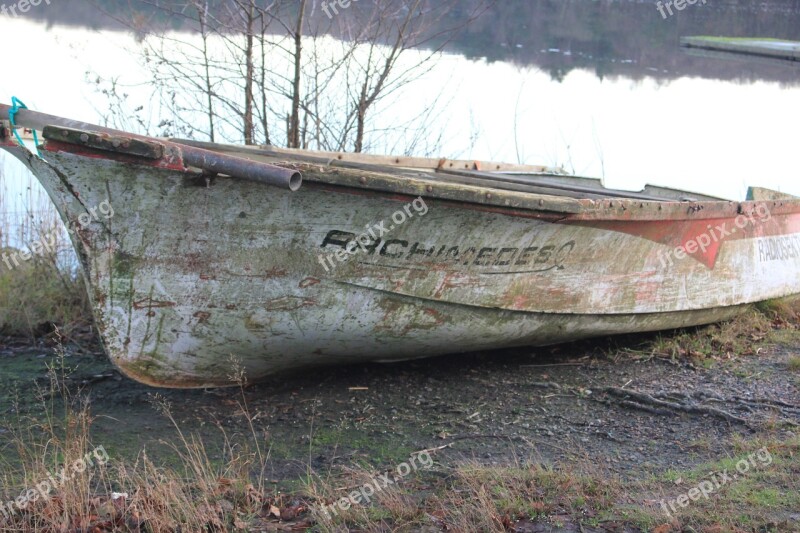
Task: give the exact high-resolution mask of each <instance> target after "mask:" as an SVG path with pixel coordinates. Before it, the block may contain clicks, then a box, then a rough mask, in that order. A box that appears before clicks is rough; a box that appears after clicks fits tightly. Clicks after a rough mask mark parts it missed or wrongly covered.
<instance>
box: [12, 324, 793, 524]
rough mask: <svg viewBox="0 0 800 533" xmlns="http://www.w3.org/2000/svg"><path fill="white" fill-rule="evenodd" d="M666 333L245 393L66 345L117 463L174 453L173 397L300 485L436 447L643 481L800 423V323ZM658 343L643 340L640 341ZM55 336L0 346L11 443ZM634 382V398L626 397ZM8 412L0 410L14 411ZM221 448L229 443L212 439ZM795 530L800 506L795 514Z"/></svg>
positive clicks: (187, 419)
mask: <svg viewBox="0 0 800 533" xmlns="http://www.w3.org/2000/svg"><path fill="white" fill-rule="evenodd" d="M654 342H658V341H657V339H656V336H655V335H643V336H629V337H619V338H615V339H610V340H599V341H593V342H583V343H578V344H571V345H562V346H556V347H550V348H539V349H519V350H504V351H495V352H483V353H477V354H469V355H454V356H448V357H442V358H436V359H428V360H418V361H414V362H407V363H398V364H391V365H377V364H368V365H358V366H350V367H342V368H332V369H331V368H328V369H321V370H315V371H307V372H304V373H300V374H294V375H288V376H280V377H277V378H274V379H272V380H270V381H268V382H265V383H261V384H258V385H254V386H250V387H247V388H246V389H245V390H244V392H242V391H241V390H238V389H216V390H194V391H180V390H163V389H153V388H150V387H147V386H144V385H140V384H137V383H135V382H133V381H131V380H129V379H127V378H125V377H123V376H121V375H120V374H119V373H117V372H116V371H115V370H114V369H113V368H112V366H111V365H110V363H109V362H108V360H107V359H106V357H105V356H104V355H103V354H102V353H101V351H100V349H99V348H98V347H96V346H93V345H89V346H88V347H86V345H85V344H84V345H83V346H77V345H74V344H68V345H67V346H66V353H67V357H66V358H65V361H66V363H67V365H68V366H69V367H70V368H72V369H73V370H72V372H71V374H70V377H69V380H68V382H69V383H70V388H71V389H72V390H81V391H82V392H83V394H86V395H88V397H89V398H90V400H91V408H92V412H93V414H94V415H96V416H97V419H96V421H95V423H94V426H93V441H94V443H95V445H98V444H102V445H103V446H104V447H105V449H106V450H107V451H108V453H109V455H110V456H111V457H112V458H114V459H125V458H134V457H135V456H136V454H137V453H138V452H139V450H141V449H142V448H143V447H147V450H148V455H150V456H151V457H153V456H156V457H157V456H159V455H161V456H162V457H163V458H164V460H166V461H169V460H170V458H171V457H172V455H171V452H170V450H169V446H168V445H167V444H166V443H168V442H175V436H176V432H175V429H174V428H173V427H172V425H171V423H170V421H169V420H168V419H167V418H166V417H165V416H164V415H163V414H162V413H160V412H159V411H158V409H157V408H156V407H155V406H154V405H153V397H154V395H155V394H158V395H160V396H161V397H163V398H164V399H166V400H167V401H168V402H169V403H170V404H171V406H172V413H173V415H174V417H175V419H176V420H177V421H178V423H179V424H180V426H181V429H182V430H183V431H185V432H187V433H191V432H197V433H199V434H202V435H203V436H204V437H205V439H206V442H209V443H216V445H218V446H221V444H222V442H223V432H224V433H225V434H226V435H227V437H228V438H230V439H232V440H233V441H234V442H248V441H250V442H252V432H251V430H250V427H249V423H248V419H247V417H246V416H244V415H243V414H242V412H241V409H240V405H241V402H242V399H243V398H244V399H246V403H247V406H248V409H249V412H250V415H251V418H252V419H253V420H254V427H255V432H256V434H257V438H258V439H262V441H263V442H266V443H267V444H268V446H269V448H270V451H271V461H270V465H271V466H270V467H271V470H270V471H269V472H267V475H268V476H269V477H270V479H271V480H273V482H274V483H276V484H278V485H279V486H282V485H283V486H285V487H286V489H287V490H291V488H292V487H293V486H296V484H297V483H298V480H299V479H300V478H301V477H302V476H304V475H305V474H307V472H308V469H309V466H310V467H311V468H312V469H313V470H314V471H315V472H317V473H324V472H326V471H329V470H331V469H332V468H334V467H336V466H337V465H343V464H353V463H362V464H369V465H372V466H375V467H381V466H382V467H386V468H391V467H393V465H397V464H399V463H400V462H402V461H405V460H407V459H408V458H409V455H410V454H411V453H412V452H415V451H419V450H435V459H436V461H437V465H439V466H440V467H441V468H442V469H447V468H448V467H449V466H452V465H454V464H456V463H458V462H461V461H464V460H477V461H479V462H481V463H484V464H498V465H502V464H509V463H512V464H513V463H524V462H526V461H528V460H532V461H539V462H544V463H554V462H555V463H561V464H569V463H580V464H583V465H587V464H589V465H601V466H603V467H606V468H607V469H608V470H610V471H611V472H615V473H618V474H620V475H622V476H623V477H636V478H642V477H644V476H647V475H649V474H654V473H659V472H664V471H666V470H668V469H686V468H690V467H692V466H694V465H697V464H699V463H703V462H707V461H715V460H719V459H722V458H724V457H727V456H730V455H733V452H732V444H731V443H732V440H733V439H735V437H736V436H744V437H750V436H753V435H756V434H758V433H765V432H766V433H770V434H771V435H772V436H775V437H779V438H780V437H784V436H785V437H791V436H792V431H797V430H798V428H797V427H793V426H792V424H797V423H800V411H798V410H796V409H794V408H792V407H791V406H792V405H794V406H797V405H800V372H797V371H794V372H793V371H790V370H788V368H789V366H788V361H789V358H790V357H791V356H793V355H797V354H798V353H800V332H798V331H797V330H793V331H787V332H784V334H783V335H781V337H780V340H779V341H778V342H763V343H761V344H760V345H759V347H758V348H757V350H756V351H757V352H758V354H757V355H747V356H737V354H730V355H732V356H733V357H731V358H730V359H728V358H727V357H721V358H704V359H697V358H692V357H676V358H670V357H659V356H653V355H652V353H653V350H652V345H653V344H654ZM643 346H644V347H647V348H645V349H643V348H642V347H643ZM54 361H57V357H55V355H54V348H53V347H51V346H47V345H43V344H39V345H36V346H31V345H29V344H26V343H24V342H19V341H10V340H8V339H5V342H4V343H3V344H2V345H0V388H2V391H3V392H2V393H0V447H2V450H3V454H4V456H5V457H9V456H10V454H11V453H13V452H12V451H11V448H10V447H9V444H8V442H9V440H10V436H11V434H12V432H11V431H9V430H10V429H11V425H13V420H14V419H15V418H16V417H17V416H18V415H19V414H20V413H27V414H35V413H37V412H39V411H40V410H41V409H42V405H41V403H40V402H39V401H37V400H36V398H35V390H36V385H38V386H41V387H47V383H48V377H47V368H46V365H47V364H48V363H51V364H52V363H53V362H54ZM626 391H628V392H630V393H631V395H628V394H626ZM3 419H5V421H3ZM209 449H211V450H212V453H211V455H212V457H219V456H220V453H219V451H217V452H214V451H213V444H212V445H211V446H210V447H209ZM791 520H795V525H796V526H797V528H798V529H800V515H797V516H795V517H794V518H792V519H791Z"/></svg>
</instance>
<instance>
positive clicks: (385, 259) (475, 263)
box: [320, 230, 575, 275]
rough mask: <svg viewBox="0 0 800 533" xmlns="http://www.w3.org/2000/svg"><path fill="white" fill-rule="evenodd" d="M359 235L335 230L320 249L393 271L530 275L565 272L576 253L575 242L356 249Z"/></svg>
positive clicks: (379, 243)
mask: <svg viewBox="0 0 800 533" xmlns="http://www.w3.org/2000/svg"><path fill="white" fill-rule="evenodd" d="M355 242H357V241H356V235H355V234H354V233H349V232H346V231H341V230H331V231H329V232H328V234H327V235H325V238H324V239H323V240H322V244H321V245H320V248H323V249H330V248H334V249H338V250H343V251H345V252H346V253H348V254H351V253H352V254H358V253H363V258H364V259H363V260H362V263H363V264H366V265H372V266H385V267H389V268H408V269H413V268H414V267H415V266H419V265H420V264H423V263H424V264H425V265H426V266H430V265H431V264H438V265H445V266H453V267H455V266H460V267H471V268H477V269H486V270H490V271H488V272H481V273H482V274H495V275H496V274H527V273H533V272H545V271H548V270H553V269H559V270H560V269H563V268H564V263H565V261H566V259H567V258H568V257H569V255H570V254H571V253H572V251H573V250H574V249H575V241H567V242H561V243H557V244H548V243H542V244H541V245H536V246H534V245H532V246H523V247H520V246H500V245H491V246H481V245H478V244H462V245H449V244H430V243H422V242H412V241H409V240H407V239H387V240H383V239H380V238H377V239H372V240H370V241H369V242H367V243H364V244H363V245H359V246H354V244H353V243H355Z"/></svg>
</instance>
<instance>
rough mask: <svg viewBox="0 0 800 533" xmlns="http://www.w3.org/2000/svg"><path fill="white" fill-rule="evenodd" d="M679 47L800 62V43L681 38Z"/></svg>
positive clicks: (697, 37)
mask: <svg viewBox="0 0 800 533" xmlns="http://www.w3.org/2000/svg"><path fill="white" fill-rule="evenodd" d="M681 46H683V47H687V48H701V49H704V50H716V51H720V52H732V53H737V54H748V55H757V56H765V57H775V58H779V59H787V60H790V61H800V42H797V41H786V40H782V39H771V38H750V37H711V36H705V35H701V36H687V37H681Z"/></svg>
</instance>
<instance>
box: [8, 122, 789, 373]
mask: <svg viewBox="0 0 800 533" xmlns="http://www.w3.org/2000/svg"><path fill="white" fill-rule="evenodd" d="M7 117H8V107H7V106H0V121H2V120H5V119H7ZM16 122H17V124H18V125H19V126H25V127H28V128H35V129H37V130H39V131H42V132H43V138H44V143H43V145H42V146H41V154H42V157H38V156H36V155H35V154H31V153H30V152H29V151H28V150H27V149H25V148H23V147H20V146H19V145H17V143H16V142H15V141H14V138H13V136H12V135H11V132H10V130H9V124H8V122H5V123H4V124H3V126H2V128H0V144H1V146H0V147H2V148H4V149H5V150H7V151H9V152H11V153H12V154H14V155H15V156H16V157H17V158H19V159H20V160H21V161H23V162H24V163H25V164H26V165H27V166H28V168H30V170H31V171H32V172H33V173H34V174H35V175H36V176H37V177H38V179H39V180H40V181H41V182H42V184H43V185H44V187H45V188H46V189H47V191H48V193H49V194H50V196H51V198H52V199H53V202H54V203H55V205H56V207H57V208H58V210H59V212H60V214H61V216H62V217H63V219H64V221H65V223H67V224H68V226H69V227H71V228H73V230H74V231H72V232H71V236H72V240H73V244H74V246H75V249H76V251H77V252H78V257H79V258H80V262H81V264H82V266H83V270H84V272H85V276H86V283H87V286H88V287H89V288H90V293H91V301H92V305H93V309H94V314H95V319H96V323H97V328H98V330H99V332H100V336H101V337H102V340H103V342H104V344H105V348H106V350H107V352H108V355H109V357H110V358H111V360H112V361H113V362H114V363H115V364H116V365H117V366H118V367H119V368H120V369H121V371H123V372H124V373H125V374H127V375H128V376H130V377H132V378H134V379H136V380H139V381H142V382H145V383H149V384H151V385H155V386H168V387H210V386H225V385H230V384H232V380H233V379H234V377H233V376H232V374H233V372H232V368H233V366H234V363H233V362H232V361H233V360H235V361H236V362H237V364H238V365H239V366H240V367H241V368H242V369H244V370H245V371H246V374H247V378H248V379H249V380H250V381H256V380H258V379H260V378H263V377H264V376H267V375H270V374H273V373H276V372H279V371H284V370H289V369H295V368H300V367H313V366H319V365H329V364H341V363H351V362H358V361H375V360H380V361H388V360H399V359H408V358H414V357H428V356H434V355H438V354H445V353H458V352H467V351H474V350H482V349H488V348H501V347H512V346H526V345H545V344H550V343H557V342H563V341H570V340H575V339H581V338H586V337H596V336H605V335H612V334H619V333H628V332H637V331H653V330H662V329H668V328H677V327H683V326H691V325H698V324H705V323H711V322H715V321H719V320H723V319H727V318H730V317H732V316H734V315H735V314H736V313H738V312H740V311H741V310H742V309H743V308H744V307H745V306H746V305H747V304H750V303H753V302H759V301H763V300H767V299H772V298H779V297H785V296H790V295H794V294H797V293H800V235H799V234H798V232H800V200H798V199H795V198H793V197H787V196H785V195H781V194H779V193H770V192H769V191H763V190H754V192H753V197H754V200H750V201H745V202H731V201H725V200H720V199H717V198H712V197H708V196H701V195H695V194H689V193H686V192H681V191H675V190H671V189H666V188H658V187H647V188H646V189H644V190H643V191H641V192H626V191H614V190H609V189H605V188H603V187H602V185H601V184H600V183H599V182H598V181H597V180H591V179H585V178H576V177H572V176H566V175H563V174H561V173H559V172H558V171H557V170H555V169H548V168H545V167H530V166H518V165H503V164H496V163H487V162H474V161H451V160H432V159H418V158H404V157H397V158H389V157H376V156H363V155H353V154H349V155H348V154H335V153H319V152H304V151H292V150H281V149H277V148H273V147H237V146H224V145H211V144H204V143H190V142H188V141H176V140H167V139H154V138H147V137H141V136H136V135H131V134H127V133H123V132H117V131H114V130H108V129H106V128H102V127H99V126H94V125H90V124H83V123H77V122H75V121H70V120H67V119H63V118H60V117H54V116H50V115H43V114H40V113H34V112H31V111H27V110H20V111H19V112H18V113H17V115H16ZM300 174H302V180H303V186H302V187H301V188H300V189H299V190H293V189H297V187H298V186H299V185H300V179H301V178H300ZM0 267H1V265H0Z"/></svg>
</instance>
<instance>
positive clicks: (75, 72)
mask: <svg viewBox="0 0 800 533" xmlns="http://www.w3.org/2000/svg"><path fill="white" fill-rule="evenodd" d="M75 4H80V3H73V5H75ZM509 6H510V7H509ZM48 9H51V8H48ZM79 11H80V10H78V12H79ZM798 12H800V10H799V9H798V5H797V3H796V2H789V3H774V4H772V3H768V2H767V3H759V4H754V7H743V6H742V5H738V4H737V5H726V6H720V5H712V4H711V1H710V0H709V2H708V3H707V4H705V5H703V4H702V3H697V4H695V5H694V6H687V8H686V9H685V10H684V11H681V12H675V13H674V14H673V15H672V16H671V17H668V18H666V19H665V18H663V17H662V16H661V14H659V11H658V10H657V8H656V6H655V4H653V3H631V2H575V1H559V2H549V1H526V2H509V4H507V5H504V6H503V7H502V9H501V11H500V12H498V13H495V14H494V16H491V17H488V18H487V17H485V18H484V19H481V20H480V21H478V22H477V23H476V24H475V25H474V26H473V27H471V28H470V30H469V31H468V33H467V34H466V35H465V36H463V37H462V38H461V39H459V41H458V42H457V43H456V45H455V47H453V49H452V50H451V52H452V53H449V54H448V55H445V56H443V57H442V58H441V59H440V60H438V62H437V63H436V65H435V67H434V68H433V69H432V70H431V71H430V72H429V73H427V74H426V75H425V76H424V77H423V78H422V79H420V80H419V81H417V82H414V83H412V84H410V85H408V86H406V87H405V88H404V89H403V91H401V92H398V93H396V94H395V95H394V96H393V99H392V100H391V101H386V102H384V103H383V104H382V108H381V112H380V116H379V117H376V120H375V123H374V129H376V130H380V129H383V128H391V127H392V125H393V124H397V123H398V122H399V121H400V119H401V118H404V117H413V116H416V115H418V114H419V113H421V112H422V110H424V109H425V107H426V106H427V105H429V104H430V103H431V102H432V101H433V100H434V99H436V98H437V97H438V101H439V106H438V107H437V109H438V111H437V112H435V113H432V114H431V115H430V116H429V117H426V119H425V120H426V121H427V122H426V124H425V126H424V127H425V130H426V132H430V139H432V140H435V141H436V145H435V147H436V150H435V153H436V154H437V155H441V156H443V157H460V158H474V159H492V160H503V161H510V162H518V161H519V162H524V163H531V164H539V163H541V164H547V165H554V166H561V167H564V168H565V169H566V170H567V171H570V172H574V173H576V174H580V175H584V176H592V177H601V178H603V180H604V182H605V184H606V185H607V186H609V187H617V188H624V189H639V188H641V187H642V186H643V185H644V184H646V183H651V184H658V185H665V186H670V187H676V188H683V189H689V190H693V191H697V192H702V193H707V194H713V195H718V196H722V197H725V198H730V199H743V198H744V194H745V191H746V187H747V186H748V185H759V186H763V187H769V188H773V189H777V190H781V191H785V192H789V193H793V194H798V195H800V179H798V178H800V176H798V168H799V166H798V155H797V154H798V151H797V148H796V145H797V140H796V134H795V132H796V130H797V127H798V124H800V106H798V105H797V102H798V101H800V68H799V67H798V65H797V64H796V63H790V62H785V63H782V62H777V61H764V60H758V59H755V58H750V59H748V58H724V59H723V58H706V57H694V56H691V55H689V54H687V53H686V52H685V51H683V50H681V49H679V47H678V38H679V36H680V35H688V34H719V35H733V36H759V37H779V38H794V39H798V40H800V16H798ZM52 13H55V11H53V12H47V11H46V10H45V11H40V12H38V13H37V16H40V17H44V18H47V17H49V16H51V14H52ZM59 13H60V12H59ZM63 16H66V15H63ZM49 22H50V23H53V22H54V21H53V20H50V21H49ZM0 34H2V35H3V36H4V39H5V40H6V42H11V43H17V44H18V45H19V46H20V49H21V50H24V52H22V51H20V52H18V53H14V54H7V56H6V57H5V58H4V61H3V63H4V75H3V77H2V79H0V99H1V100H2V101H4V102H9V101H10V99H11V96H12V95H14V96H17V97H19V98H21V99H22V100H23V101H25V103H26V104H27V105H28V106H29V107H30V108H32V109H37V110H41V111H44V112H48V113H53V114H59V115H64V116H68V117H71V118H76V119H81V120H85V121H88V122H100V121H101V120H102V114H103V110H104V109H105V103H104V101H103V99H102V98H101V97H99V96H98V95H97V93H96V92H95V90H94V88H93V87H92V85H91V84H89V83H87V81H86V79H87V73H89V74H90V77H91V76H94V75H95V74H100V75H102V76H105V77H109V78H111V77H118V78H119V80H120V82H121V83H123V84H126V85H128V88H127V89H126V90H127V91H128V92H129V93H130V94H131V95H132V97H131V98H132V100H137V99H138V100H139V101H141V102H142V103H143V104H144V105H145V106H147V104H148V99H149V98H150V92H149V90H148V89H147V88H146V87H144V86H142V85H141V83H142V82H143V81H144V80H146V79H147V73H146V72H144V71H143V70H142V69H141V67H140V61H139V58H138V57H137V56H136V54H135V53H134V52H133V51H135V50H137V46H138V45H137V43H136V41H135V40H134V38H133V37H132V36H130V35H129V34H126V33H123V32H118V31H111V30H104V31H98V30H91V29H86V28H82V27H79V26H61V25H58V24H55V25H52V26H49V25H46V24H45V23H44V22H42V21H37V20H32V19H26V18H24V17H17V18H10V17H0ZM409 59H413V56H410V57H409ZM8 73H13V75H12V76H9V75H8ZM157 118H158V117H153V119H154V120H156V119H157ZM393 135H394V136H393ZM397 139H402V135H400V136H399V137H398V136H397V133H396V132H395V134H387V135H385V136H381V135H378V134H375V135H373V137H372V139H371V140H372V142H371V145H372V147H373V148H375V149H380V150H386V149H392V148H393V147H397V146H399V145H398V143H397ZM431 142H433V141H431ZM401 148H402V147H401ZM3 168H4V169H6V173H5V174H6V177H5V180H6V184H5V187H7V188H8V189H9V190H10V191H11V193H10V194H12V195H13V191H15V190H18V189H19V188H20V187H24V186H25V180H26V178H25V177H24V173H22V172H20V171H19V170H18V169H17V170H15V163H14V162H10V161H9V158H8V157H7V156H4V158H3Z"/></svg>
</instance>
